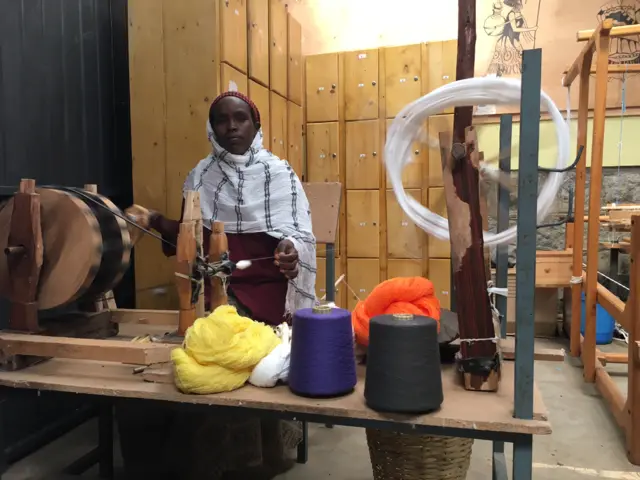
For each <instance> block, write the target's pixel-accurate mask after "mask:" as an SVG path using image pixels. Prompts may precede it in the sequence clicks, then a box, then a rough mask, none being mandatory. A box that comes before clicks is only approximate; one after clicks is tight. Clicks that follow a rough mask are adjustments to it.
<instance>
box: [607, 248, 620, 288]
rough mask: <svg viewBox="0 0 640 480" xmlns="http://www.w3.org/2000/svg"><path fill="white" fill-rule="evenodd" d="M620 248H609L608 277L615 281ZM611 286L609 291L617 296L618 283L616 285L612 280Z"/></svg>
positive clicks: (616, 279)
mask: <svg viewBox="0 0 640 480" xmlns="http://www.w3.org/2000/svg"><path fill="white" fill-rule="evenodd" d="M619 253H620V250H619V249H617V248H611V249H610V250H609V277H610V278H611V279H612V280H615V281H616V282H618V281H619V280H618V256H619ZM610 283H611V286H610V290H611V293H613V294H614V295H616V296H618V285H616V284H615V283H613V282H610Z"/></svg>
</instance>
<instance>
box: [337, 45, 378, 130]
mask: <svg viewBox="0 0 640 480" xmlns="http://www.w3.org/2000/svg"><path fill="white" fill-rule="evenodd" d="M344 72H345V73H344V81H345V86H344V102H345V119H346V120H368V119H372V118H378V50H361V51H356V52H346V53H345V54H344Z"/></svg>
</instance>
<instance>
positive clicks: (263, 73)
mask: <svg viewBox="0 0 640 480" xmlns="http://www.w3.org/2000/svg"><path fill="white" fill-rule="evenodd" d="M247 22H248V23H247V29H248V35H247V37H248V38H247V42H248V49H249V59H248V63H249V78H251V79H252V80H255V81H256V82H258V83H261V84H262V85H265V86H267V87H268V86H269V0H247Z"/></svg>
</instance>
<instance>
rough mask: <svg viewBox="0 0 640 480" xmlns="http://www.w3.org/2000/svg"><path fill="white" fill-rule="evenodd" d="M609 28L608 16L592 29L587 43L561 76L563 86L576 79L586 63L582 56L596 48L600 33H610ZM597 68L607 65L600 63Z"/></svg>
mask: <svg viewBox="0 0 640 480" xmlns="http://www.w3.org/2000/svg"><path fill="white" fill-rule="evenodd" d="M611 28H613V20H611V19H610V18H608V19H606V20H605V21H604V22H602V23H601V24H600V25H598V27H597V28H596V29H595V30H593V34H592V35H591V37H590V38H589V40H588V42H587V44H586V45H585V46H584V47H583V48H582V51H581V52H580V54H579V55H578V56H577V57H576V59H575V60H574V61H573V64H572V65H571V67H569V70H567V73H566V75H565V76H564V77H563V78H562V85H563V86H564V87H568V86H570V85H571V84H572V83H573V81H574V80H575V79H576V77H577V76H578V75H579V74H580V72H581V71H582V69H583V68H585V67H586V64H585V63H584V57H586V56H588V55H590V54H592V53H593V51H594V49H595V48H596V44H597V41H598V39H599V38H600V37H602V35H606V36H608V35H609V34H610V31H611ZM607 63H608V62H607ZM599 68H604V69H605V70H606V69H607V66H606V65H604V64H602V65H600V66H599Z"/></svg>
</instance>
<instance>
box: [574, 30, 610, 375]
mask: <svg viewBox="0 0 640 480" xmlns="http://www.w3.org/2000/svg"><path fill="white" fill-rule="evenodd" d="M609 41H610V38H609V35H608V31H605V30H602V31H600V32H599V35H598V38H597V41H596V52H597V53H596V55H597V57H596V68H597V69H598V74H597V75H596V99H595V105H594V109H593V111H594V117H593V138H592V141H591V145H592V152H591V169H590V181H589V212H599V211H600V202H601V198H602V157H603V155H604V127H605V115H606V113H607V86H608V76H607V65H608V64H609V43H610V42H609ZM583 75H586V72H583ZM576 201H577V198H576ZM599 238H600V222H599V221H598V220H596V219H591V221H590V222H589V229H588V235H587V285H586V292H587V293H586V303H585V315H586V320H585V332H584V351H583V352H582V360H583V362H584V379H585V381H587V382H590V383H593V382H595V379H596V299H597V284H598V259H599V253H598V243H599Z"/></svg>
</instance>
